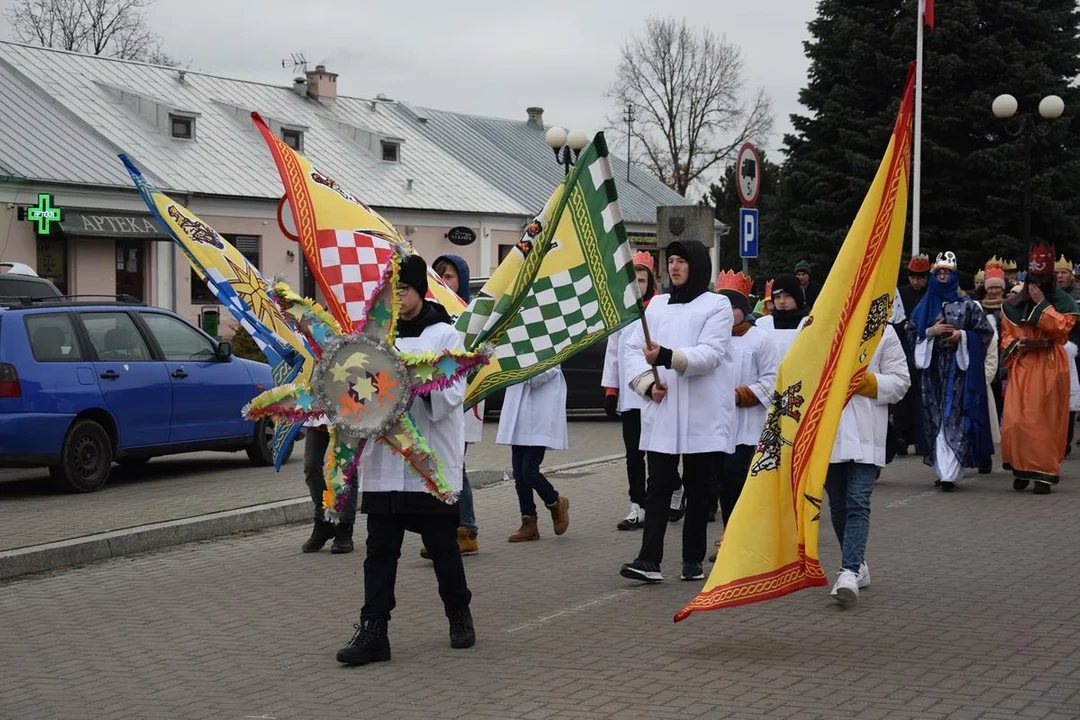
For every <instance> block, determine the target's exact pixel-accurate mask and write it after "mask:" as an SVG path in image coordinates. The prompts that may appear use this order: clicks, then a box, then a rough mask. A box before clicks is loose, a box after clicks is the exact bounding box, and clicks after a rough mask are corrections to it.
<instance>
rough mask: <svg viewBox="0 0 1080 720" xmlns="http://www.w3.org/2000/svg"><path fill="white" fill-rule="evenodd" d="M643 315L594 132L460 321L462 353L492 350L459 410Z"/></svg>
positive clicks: (603, 151)
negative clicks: (489, 347)
mask: <svg viewBox="0 0 1080 720" xmlns="http://www.w3.org/2000/svg"><path fill="white" fill-rule="evenodd" d="M643 312H644V307H643V305H642V302H641V297H640V295H639V293H638V287H637V281H636V276H635V273H634V265H633V259H632V253H631V250H630V244H629V243H628V242H627V239H626V227H625V225H624V224H623V221H622V213H621V212H620V210H619V199H618V195H617V193H616V191H615V181H614V180H613V179H612V177H611V165H610V164H609V162H608V152H607V144H606V143H605V142H604V134H603V133H597V135H596V137H595V138H594V139H593V142H592V144H591V145H589V146H588V147H587V148H585V150H584V151H582V153H581V155H580V157H579V158H578V160H577V163H576V164H575V165H574V167H573V169H572V170H571V171H570V174H569V175H567V176H566V178H565V179H564V180H563V182H562V183H561V184H560V185H559V186H558V187H557V188H556V189H555V192H554V194H552V196H551V199H550V200H548V202H547V205H546V206H545V207H544V210H543V212H541V213H540V215H538V216H537V218H536V219H535V220H534V221H533V222H532V223H531V224H530V225H529V227H528V228H527V229H526V230H525V233H524V234H523V235H522V238H521V241H520V242H518V244H517V246H516V247H515V248H514V250H513V251H512V252H511V253H510V255H508V256H507V257H506V259H504V260H503V262H502V263H500V264H499V267H498V269H497V270H496V271H495V272H494V273H493V274H492V276H491V279H489V280H488V282H487V283H486V284H485V285H484V287H483V288H482V289H481V290H480V293H479V294H478V296H477V297H476V298H475V299H474V300H473V301H472V302H471V303H470V304H469V307H468V309H467V310H466V311H465V312H464V313H462V315H461V317H459V318H458V321H457V328H458V330H460V331H461V332H463V333H464V334H465V346H466V347H467V348H475V347H478V346H479V345H481V344H491V345H493V346H494V353H493V354H492V357H491V362H490V363H489V364H488V365H486V366H484V367H483V368H481V369H480V370H479V371H478V372H477V374H476V375H475V376H473V378H472V379H471V381H470V382H469V388H468V391H467V392H466V395H465V406H466V407H470V406H472V405H475V404H476V403H478V402H480V401H481V400H483V399H484V398H486V397H487V396H488V395H490V394H491V393H493V392H495V391H497V390H500V389H502V388H505V387H508V386H510V385H515V384H517V383H520V382H523V381H524V380H527V379H529V378H530V377H533V376H534V375H537V374H539V373H541V372H543V371H544V370H547V369H548V368H550V367H554V366H555V365H558V364H560V363H562V362H563V361H565V360H566V359H567V358H568V357H570V356H572V355H573V354H574V353H576V352H579V351H580V350H583V349H584V348H586V347H588V346H589V345H591V344H593V343H594V342H597V341H599V340H601V339H603V338H605V337H607V336H608V335H610V334H611V333H613V332H615V331H616V330H618V329H620V328H622V327H623V326H624V325H626V324H627V323H629V322H631V321H633V320H636V319H637V318H639V317H641V315H642V313H643Z"/></svg>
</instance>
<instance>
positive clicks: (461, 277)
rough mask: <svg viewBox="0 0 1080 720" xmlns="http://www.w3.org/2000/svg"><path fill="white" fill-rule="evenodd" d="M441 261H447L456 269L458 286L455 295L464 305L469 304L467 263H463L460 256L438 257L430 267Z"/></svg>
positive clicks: (469, 275) (463, 259)
mask: <svg viewBox="0 0 1080 720" xmlns="http://www.w3.org/2000/svg"><path fill="white" fill-rule="evenodd" d="M443 260H449V261H450V262H451V263H453V264H454V267H455V268H457V276H458V285H457V288H458V289H457V295H458V297H459V298H461V300H462V302H464V303H465V304H466V305H468V304H469V295H470V293H469V280H470V279H471V274H470V273H469V263H467V262H465V258H463V257H461V256H460V255H440V256H439V257H437V258H435V262H433V263H431V267H436V266H438V264H439V263H440V262H442V261H443Z"/></svg>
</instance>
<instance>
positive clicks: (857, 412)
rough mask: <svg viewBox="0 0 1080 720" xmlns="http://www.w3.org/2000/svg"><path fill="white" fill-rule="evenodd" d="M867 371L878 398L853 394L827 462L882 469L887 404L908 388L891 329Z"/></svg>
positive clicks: (901, 350)
mask: <svg viewBox="0 0 1080 720" xmlns="http://www.w3.org/2000/svg"><path fill="white" fill-rule="evenodd" d="M866 371H867V372H868V373H873V374H874V376H875V377H876V378H877V397H876V398H869V397H866V396H865V395H853V396H852V397H851V400H849V401H848V404H847V405H846V406H845V407H844V413H843V414H842V415H841V416H840V427H839V428H837V431H836V440H835V441H834V442H833V451H832V458H831V459H830V460H829V462H830V463H839V462H846V461H848V460H853V461H855V462H857V463H863V464H865V465H877V466H878V467H885V437H886V435H887V434H888V431H889V405H890V404H892V403H896V402H899V401H900V399H901V398H903V397H904V393H906V392H907V389H908V387H909V386H910V385H911V377H910V375H909V374H908V365H907V357H906V356H905V355H904V348H903V346H902V345H901V344H900V338H899V337H897V335H896V331H895V330H893V329H892V326H889V325H886V326H885V335H884V336H883V337H882V338H881V342H879V343H878V346H877V350H875V351H874V355H873V357H871V358H870V363H869V365H867V368H866Z"/></svg>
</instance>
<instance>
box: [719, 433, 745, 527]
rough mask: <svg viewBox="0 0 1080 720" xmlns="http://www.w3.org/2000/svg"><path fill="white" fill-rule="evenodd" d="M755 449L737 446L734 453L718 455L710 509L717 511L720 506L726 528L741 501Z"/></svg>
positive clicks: (721, 516)
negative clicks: (740, 497)
mask: <svg viewBox="0 0 1080 720" xmlns="http://www.w3.org/2000/svg"><path fill="white" fill-rule="evenodd" d="M755 449H756V448H755V446H753V445H736V446H735V452H733V453H717V456H718V463H717V472H716V479H715V485H714V493H715V495H714V499H713V500H712V502H711V503H710V504H709V509H710V510H713V511H715V510H716V506H717V504H719V505H720V518H721V519H722V520H723V522H724V526H725V527H727V524H728V520H729V519H731V513H732V511H733V510H734V509H735V503H737V502H738V501H739V495H740V494H742V489H743V484H744V483H745V482H746V473H747V471H749V470H750V462H751V461H752V460H753V459H754V450H755Z"/></svg>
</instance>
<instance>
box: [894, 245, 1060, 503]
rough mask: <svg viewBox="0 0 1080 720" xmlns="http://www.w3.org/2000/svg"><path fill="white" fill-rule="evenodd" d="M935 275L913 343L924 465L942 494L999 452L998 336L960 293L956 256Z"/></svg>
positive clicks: (913, 325) (940, 263)
mask: <svg viewBox="0 0 1080 720" xmlns="http://www.w3.org/2000/svg"><path fill="white" fill-rule="evenodd" d="M931 270H932V272H933V277H931V279H930V282H929V284H928V286H927V291H926V295H925V296H924V297H923V299H922V300H921V301H919V304H918V305H917V306H916V307H915V311H914V312H913V313H912V314H911V320H910V322H909V323H908V338H909V342H910V343H911V344H912V345H913V346H914V355H915V365H916V367H918V368H920V369H921V370H922V371H923V372H922V388H921V396H920V397H921V400H922V423H923V428H922V429H923V441H924V444H925V446H926V448H925V450H924V452H925V455H924V457H925V460H924V462H926V463H927V464H930V465H933V467H934V471H935V472H936V473H937V477H938V481H937V484H938V485H939V486H940V487H941V489H942V490H945V491H951V490H953V489H955V488H956V483H957V481H959V480H960V477H961V476H962V475H963V474H964V468H965V467H976V466H978V465H979V464H980V462H981V461H982V460H983V459H984V458H985V457H986V456H987V455H991V454H993V451H994V445H993V440H992V439H991V436H990V421H989V410H988V407H987V400H986V377H985V367H984V362H985V358H986V350H987V348H988V347H989V346H990V343H991V341H992V339H993V335H994V331H993V329H992V328H991V327H990V323H989V321H988V320H987V319H986V314H985V313H984V312H983V310H982V308H981V307H980V306H979V304H978V303H976V302H975V301H974V300H972V299H971V298H969V297H967V296H965V295H962V294H961V293H960V290H959V283H960V278H959V274H958V273H957V271H956V255H955V254H954V253H952V252H944V253H941V254H939V255H938V256H937V259H936V261H935V262H934V265H933V267H932V268H931ZM1063 427H1064V424H1063Z"/></svg>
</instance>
